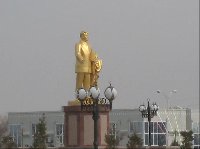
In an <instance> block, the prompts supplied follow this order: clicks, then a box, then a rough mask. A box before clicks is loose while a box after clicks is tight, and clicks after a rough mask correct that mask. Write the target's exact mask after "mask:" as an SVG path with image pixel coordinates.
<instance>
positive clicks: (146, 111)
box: [139, 99, 159, 146]
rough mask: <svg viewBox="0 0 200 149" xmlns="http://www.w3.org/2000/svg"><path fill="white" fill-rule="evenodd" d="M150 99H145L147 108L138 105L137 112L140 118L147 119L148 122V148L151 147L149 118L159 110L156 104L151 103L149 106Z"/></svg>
mask: <svg viewBox="0 0 200 149" xmlns="http://www.w3.org/2000/svg"><path fill="white" fill-rule="evenodd" d="M149 101H150V99H147V102H148V104H147V107H146V106H145V105H144V104H143V105H140V107H139V111H140V112H141V113H142V117H144V118H148V122H149V144H148V146H151V125H150V124H151V118H153V117H154V116H156V115H157V111H158V109H159V107H158V105H157V104H156V103H153V104H152V105H151V106H150V105H149Z"/></svg>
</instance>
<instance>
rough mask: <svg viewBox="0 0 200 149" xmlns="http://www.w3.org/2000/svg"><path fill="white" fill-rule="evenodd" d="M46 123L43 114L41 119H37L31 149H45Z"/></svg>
mask: <svg viewBox="0 0 200 149" xmlns="http://www.w3.org/2000/svg"><path fill="white" fill-rule="evenodd" d="M46 130H47V128H46V122H45V116H44V114H43V116H42V118H40V119H39V123H38V124H36V132H35V134H34V142H33V148H41V149H46V148H47V147H46V139H47V134H46Z"/></svg>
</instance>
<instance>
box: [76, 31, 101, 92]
mask: <svg viewBox="0 0 200 149" xmlns="http://www.w3.org/2000/svg"><path fill="white" fill-rule="evenodd" d="M75 55H76V66H75V72H76V74H77V75H76V89H79V88H84V89H85V90H89V88H90V87H91V86H95V85H96V86H97V79H98V77H99V75H98V73H99V71H100V70H101V67H102V61H101V60H99V59H98V57H97V54H96V53H95V52H94V51H93V50H92V48H91V46H90V44H89V43H88V32H85V31H82V32H81V33H80V41H79V42H78V43H76V45H75Z"/></svg>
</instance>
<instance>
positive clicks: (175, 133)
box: [171, 130, 179, 146]
mask: <svg viewBox="0 0 200 149" xmlns="http://www.w3.org/2000/svg"><path fill="white" fill-rule="evenodd" d="M173 133H174V140H173V141H172V143H171V146H179V143H178V141H177V140H176V135H177V134H178V131H176V130H175V131H174V132H173Z"/></svg>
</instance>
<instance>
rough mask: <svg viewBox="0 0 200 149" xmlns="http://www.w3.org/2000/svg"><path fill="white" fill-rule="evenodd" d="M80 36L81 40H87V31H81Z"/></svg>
mask: <svg viewBox="0 0 200 149" xmlns="http://www.w3.org/2000/svg"><path fill="white" fill-rule="evenodd" d="M80 38H81V40H83V41H85V42H87V41H88V32H85V31H82V32H81V33H80Z"/></svg>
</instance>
